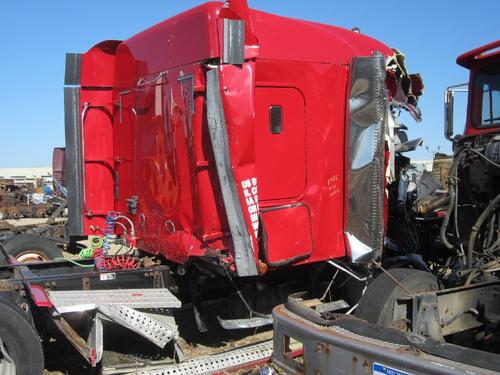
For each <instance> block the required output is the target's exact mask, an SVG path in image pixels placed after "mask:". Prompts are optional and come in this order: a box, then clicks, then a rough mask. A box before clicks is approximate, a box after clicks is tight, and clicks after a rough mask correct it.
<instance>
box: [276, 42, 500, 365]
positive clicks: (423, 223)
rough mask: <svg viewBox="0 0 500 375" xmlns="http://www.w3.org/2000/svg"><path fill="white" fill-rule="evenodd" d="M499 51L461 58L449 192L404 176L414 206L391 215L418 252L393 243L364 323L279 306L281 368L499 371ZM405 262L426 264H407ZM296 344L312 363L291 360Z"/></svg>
mask: <svg viewBox="0 0 500 375" xmlns="http://www.w3.org/2000/svg"><path fill="white" fill-rule="evenodd" d="M499 48H500V40H496V41H494V42H492V43H489V44H487V45H484V46H481V47H478V48H476V49H473V50H471V51H469V52H467V53H464V54H462V55H460V56H459V57H458V58H457V63H458V64H459V65H461V66H463V67H465V68H467V69H469V71H470V74H469V82H468V83H466V84H462V85H454V86H450V87H448V88H447V89H446V90H445V131H444V135H445V137H446V138H447V139H449V140H450V141H452V142H453V163H452V165H451V168H450V171H449V175H448V191H443V190H442V189H436V188H434V190H433V191H430V190H428V189H427V188H426V187H425V186H421V187H422V189H418V190H419V191H417V194H416V193H414V192H411V191H410V189H407V187H408V185H407V184H406V183H405V175H404V173H402V174H401V175H400V177H399V180H400V185H399V186H400V187H402V188H401V189H400V190H399V193H400V194H401V195H402V196H403V199H401V204H400V205H399V208H397V207H395V206H392V207H390V215H389V216H390V218H389V223H392V225H390V226H389V229H388V232H387V238H390V236H392V240H394V239H399V240H400V241H399V242H400V243H401V240H402V237H406V238H407V240H406V243H407V246H404V247H400V248H398V246H393V245H392V244H389V243H386V247H385V251H384V256H383V258H382V262H383V264H384V266H383V267H381V270H382V272H378V274H377V272H374V273H373V274H372V275H371V276H372V277H371V280H370V281H369V282H367V288H366V290H365V292H364V294H363V296H362V297H361V298H360V300H359V303H358V305H357V307H356V311H355V317H353V316H347V315H344V314H336V315H334V316H332V315H328V313H326V314H325V313H322V311H321V308H318V307H320V306H321V303H320V301H317V300H316V301H315V300H309V301H305V299H306V298H301V297H302V296H297V295H296V296H293V295H292V296H290V297H289V298H288V301H287V303H286V304H285V305H280V306H278V307H276V308H275V309H274V311H273V315H274V337H273V340H274V351H273V362H274V363H275V365H277V366H278V367H280V368H281V369H283V370H285V371H286V372H287V373H303V374H316V373H322V374H345V373H350V374H366V373H371V374H377V375H380V374H399V375H409V374H422V375H424V374H425V375H427V374H432V375H437V374H454V375H455V374H464V375H465V374H498V373H499V371H500V356H499V355H498V354H499V351H498V340H499V338H500V336H499V333H500V325H499V319H498V318H499V316H500V299H499V297H498V290H499V287H500V279H499V276H500V274H499V272H500V258H499V252H500V236H499V234H500V230H499V227H500V223H499V218H500V216H499V215H500V184H499V179H500V136H499V134H500V50H499ZM457 92H468V105H467V117H466V119H465V121H464V122H465V128H464V131H463V132H462V134H457V135H455V132H454V130H453V117H454V116H453V114H454V97H455V95H456V93H457ZM401 158H402V156H399V159H401ZM402 161H404V160H400V163H401V162H402ZM405 168H406V167H403V168H402V169H401V171H403V172H404V170H405ZM428 186H430V184H429V185H428ZM390 190H391V189H390V188H389V195H391V193H390ZM423 190H427V192H426V193H422V191H423ZM423 207H425V209H422V208H423ZM391 226H392V228H391ZM394 230H396V231H398V232H400V233H403V234H404V236H401V235H400V237H399V238H398V237H397V235H396V234H394ZM408 238H412V239H413V241H409V240H408ZM412 242H413V244H412ZM412 246H413V248H412ZM398 252H399V255H395V254H394V253H398ZM391 253H392V254H391ZM405 257H418V259H420V261H421V265H420V266H418V265H417V263H414V264H413V265H411V266H410V265H409V264H406V265H404V266H402V265H401V263H398V262H399V261H401V260H402V259H404V258H405ZM384 267H385V268H384ZM386 268H387V269H386ZM311 307H312V308H311ZM294 340H295V343H294V344H295V345H297V341H298V342H299V343H300V347H301V350H302V351H301V353H302V356H301V358H300V359H298V358H293V356H292V355H291V353H292V352H293V349H291V347H292V346H291V343H292V341H294ZM295 350H296V346H295Z"/></svg>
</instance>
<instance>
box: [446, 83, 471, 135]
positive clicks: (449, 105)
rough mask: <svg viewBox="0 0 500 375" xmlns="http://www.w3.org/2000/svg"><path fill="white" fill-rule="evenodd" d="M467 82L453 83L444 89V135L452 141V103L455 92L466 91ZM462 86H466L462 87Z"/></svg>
mask: <svg viewBox="0 0 500 375" xmlns="http://www.w3.org/2000/svg"><path fill="white" fill-rule="evenodd" d="M467 86H468V83H462V84H460V85H453V86H449V87H447V88H446V90H445V91H444V136H445V137H446V139H448V140H449V141H452V142H453V113H454V111H453V104H454V99H455V92H467V91H468V90H467ZM463 87H466V88H465V89H463Z"/></svg>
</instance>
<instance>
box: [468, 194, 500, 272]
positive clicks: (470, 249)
mask: <svg viewBox="0 0 500 375" xmlns="http://www.w3.org/2000/svg"><path fill="white" fill-rule="evenodd" d="M498 202H500V194H498V195H497V196H496V197H495V198H494V199H493V200H492V201H491V202H490V203H489V204H488V206H486V208H485V209H484V211H483V212H482V213H481V215H479V218H478V219H477V221H476V222H475V223H474V226H473V227H472V231H471V233H470V237H469V243H468V245H467V267H468V268H472V255H473V253H474V244H475V243H476V237H477V234H478V232H479V229H481V226H482V225H483V223H484V222H485V220H486V219H487V218H488V216H489V214H490V213H491V211H493V209H494V208H495V207H496V205H497V204H498Z"/></svg>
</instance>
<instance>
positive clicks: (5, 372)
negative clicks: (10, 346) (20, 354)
mask: <svg viewBox="0 0 500 375" xmlns="http://www.w3.org/2000/svg"><path fill="white" fill-rule="evenodd" d="M0 375H16V363H15V362H14V360H13V359H12V357H11V356H10V355H9V353H8V352H7V349H6V348H5V346H4V345H3V341H2V339H1V338H0Z"/></svg>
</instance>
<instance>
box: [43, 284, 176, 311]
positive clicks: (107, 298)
mask: <svg viewBox="0 0 500 375" xmlns="http://www.w3.org/2000/svg"><path fill="white" fill-rule="evenodd" d="M49 298H50V300H51V301H52V303H53V305H54V306H55V308H56V309H57V311H58V312H59V313H66V312H74V311H84V310H92V309H95V308H97V306H99V305H106V306H126V307H130V308H133V309H147V308H179V307H181V301H179V300H178V299H177V297H175V296H174V295H173V294H172V293H171V292H170V291H169V290H168V289H166V288H156V289H111V290H71V291H50V292H49Z"/></svg>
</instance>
